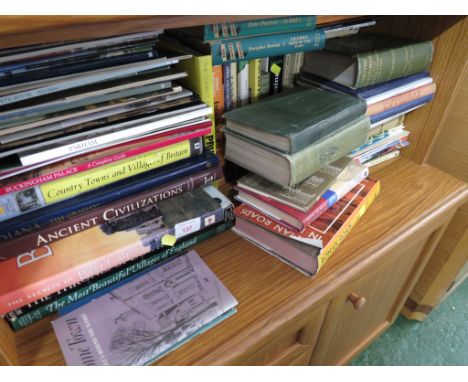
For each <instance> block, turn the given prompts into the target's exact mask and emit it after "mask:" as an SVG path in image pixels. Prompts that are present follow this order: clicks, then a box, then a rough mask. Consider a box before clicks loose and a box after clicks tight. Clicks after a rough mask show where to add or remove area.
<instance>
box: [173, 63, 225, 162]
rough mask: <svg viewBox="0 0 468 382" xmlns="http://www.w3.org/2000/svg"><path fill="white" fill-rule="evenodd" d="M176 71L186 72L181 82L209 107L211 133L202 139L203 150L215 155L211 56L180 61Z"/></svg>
mask: <svg viewBox="0 0 468 382" xmlns="http://www.w3.org/2000/svg"><path fill="white" fill-rule="evenodd" d="M176 68H177V69H180V70H183V71H185V72H187V77H186V78H185V79H184V80H183V81H182V82H183V83H184V81H185V83H186V84H187V87H188V88H189V89H191V90H193V91H194V92H195V93H197V94H198V96H199V97H200V100H201V101H202V102H204V103H205V104H206V105H207V106H209V107H211V109H212V112H211V113H210V114H209V115H208V117H209V118H210V120H211V123H212V127H211V133H210V134H208V135H206V136H205V137H204V138H203V145H204V147H205V149H207V150H209V151H211V152H212V153H213V154H214V155H216V128H215V126H216V125H215V115H214V112H213V110H214V99H213V65H212V63H211V56H210V55H204V56H194V57H192V58H189V59H186V60H182V61H180V62H179V63H178V64H177V65H176Z"/></svg>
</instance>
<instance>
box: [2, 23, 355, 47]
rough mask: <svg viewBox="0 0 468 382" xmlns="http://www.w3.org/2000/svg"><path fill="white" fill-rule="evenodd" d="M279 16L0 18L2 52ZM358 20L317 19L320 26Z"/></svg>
mask: <svg viewBox="0 0 468 382" xmlns="http://www.w3.org/2000/svg"><path fill="white" fill-rule="evenodd" d="M269 17H278V16H217V15H215V16H0V49H4V48H11V47H15V46H25V45H34V44H44V43H51V42H59V41H69V40H80V39H81V40H82V39H93V38H103V37H108V36H114V35H119V34H126V33H137V32H145V31H150V30H155V29H169V28H180V27H188V26H193V25H203V24H212V23H219V22H225V21H238V20H246V19H249V20H251V19H260V18H269ZM356 17H358V16H317V24H319V25H323V24H327V23H331V22H337V21H342V20H348V19H352V18H356Z"/></svg>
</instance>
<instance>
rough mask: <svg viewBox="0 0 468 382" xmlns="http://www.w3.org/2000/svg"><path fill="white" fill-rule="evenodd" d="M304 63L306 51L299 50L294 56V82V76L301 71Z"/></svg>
mask: <svg viewBox="0 0 468 382" xmlns="http://www.w3.org/2000/svg"><path fill="white" fill-rule="evenodd" d="M303 65H304V52H297V53H296V54H295V56H294V62H293V70H292V73H293V83H294V78H295V77H296V75H298V74H299V73H300V72H301V69H302V66H303Z"/></svg>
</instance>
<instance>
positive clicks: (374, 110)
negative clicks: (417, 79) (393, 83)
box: [366, 83, 436, 116]
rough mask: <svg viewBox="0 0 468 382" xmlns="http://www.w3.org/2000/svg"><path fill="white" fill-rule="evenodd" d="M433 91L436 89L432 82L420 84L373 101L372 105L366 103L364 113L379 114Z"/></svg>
mask: <svg viewBox="0 0 468 382" xmlns="http://www.w3.org/2000/svg"><path fill="white" fill-rule="evenodd" d="M435 91H436V85H435V84H434V83H431V84H429V85H425V86H421V87H419V88H416V89H413V90H410V91H408V92H405V93H402V94H399V95H395V96H393V97H391V98H387V99H385V100H383V101H380V102H377V103H374V104H372V105H368V106H367V112H366V113H367V115H369V116H370V115H375V114H379V113H382V112H384V111H386V110H389V109H392V108H394V107H397V106H400V105H403V104H405V103H408V102H410V101H414V100H417V99H419V98H421V97H424V96H427V95H430V94H434V93H435Z"/></svg>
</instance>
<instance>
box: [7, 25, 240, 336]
mask: <svg viewBox="0 0 468 382" xmlns="http://www.w3.org/2000/svg"><path fill="white" fill-rule="evenodd" d="M161 32H162V31H154V32H145V33H139V34H133V35H125V36H117V37H112V38H107V39H100V40H93V41H84V42H74V43H71V44H55V45H43V46H33V47H27V48H18V49H12V50H8V51H2V52H1V53H0V86H1V87H0V158H1V160H0V163H1V165H0V315H2V316H4V317H5V319H6V320H7V321H8V322H9V323H10V324H11V326H12V328H13V329H14V330H20V329H22V328H25V327H27V326H29V325H31V324H33V323H34V322H36V321H39V320H41V319H42V318H44V317H46V316H50V315H52V314H54V313H56V312H57V311H59V310H60V309H64V308H65V307H67V306H69V305H70V304H73V303H77V302H78V301H79V300H82V299H84V298H87V297H90V296H91V297H92V298H94V297H95V296H96V293H99V291H102V290H103V289H104V288H108V287H110V286H112V285H114V284H116V283H119V282H122V281H125V280H127V279H129V278H130V277H134V276H135V275H139V274H140V273H141V272H142V271H144V270H147V269H150V268H151V267H152V266H154V265H156V264H158V263H160V262H162V261H163V260H166V259H170V258H171V257H174V256H175V255H177V254H180V253H182V252H184V251H185V250H187V249H188V248H190V247H191V246H193V245H194V244H196V243H198V242H200V241H202V240H204V239H206V238H208V237H211V236H213V235H215V234H217V233H218V232H221V231H223V230H226V229H228V228H230V227H231V226H232V224H233V214H232V208H233V206H232V204H231V202H230V201H229V200H228V199H227V198H226V197H225V196H224V195H223V194H222V193H221V192H219V191H218V190H217V189H216V188H215V187H213V185H212V182H214V181H216V180H217V179H220V178H221V177H222V170H221V168H220V166H219V164H218V159H217V157H216V155H214V154H213V152H212V151H211V150H209V149H206V148H205V147H204V144H203V139H205V141H210V140H211V141H212V140H213V136H212V132H213V130H212V128H213V126H212V122H211V121H210V119H209V118H208V116H209V115H210V114H211V113H212V109H211V107H209V106H208V105H206V104H205V103H204V102H202V101H201V100H200V99H199V97H198V95H197V94H195V93H193V92H192V91H190V90H188V89H186V88H184V87H183V86H181V85H180V84H179V82H176V81H178V80H182V79H184V78H185V77H186V76H187V73H186V72H184V71H181V70H178V69H175V65H177V64H179V63H180V62H182V61H184V60H189V59H190V57H191V56H190V55H184V54H182V55H177V54H167V53H164V52H163V51H162V50H161V48H160V47H159V43H158V36H159V35H160V33H161ZM210 149H212V148H210Z"/></svg>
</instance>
